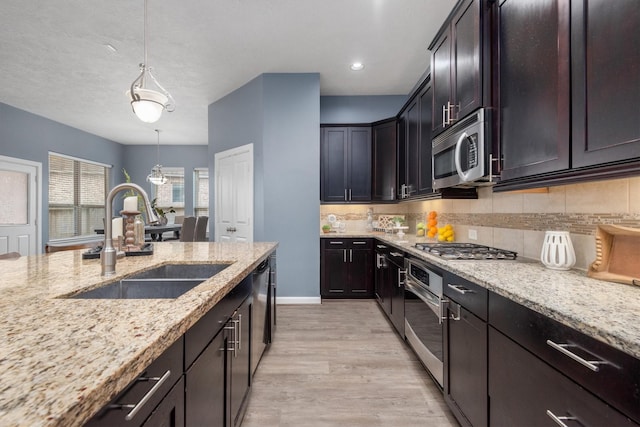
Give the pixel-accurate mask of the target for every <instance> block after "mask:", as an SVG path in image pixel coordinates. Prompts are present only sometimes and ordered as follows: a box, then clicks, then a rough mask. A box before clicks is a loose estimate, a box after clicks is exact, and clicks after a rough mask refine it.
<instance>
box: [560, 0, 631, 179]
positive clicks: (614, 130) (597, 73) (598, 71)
mask: <svg viewBox="0 0 640 427" xmlns="http://www.w3.org/2000/svg"><path fill="white" fill-rule="evenodd" d="M571 9H572V17H571V18H572V19H571V28H572V35H571V59H572V69H571V76H572V84H573V86H572V87H573V89H572V132H573V133H572V149H573V152H572V162H573V163H572V166H573V167H574V168H576V167H582V166H593V165H598V164H602V163H607V162H614V161H620V160H628V159H633V158H638V157H640V108H639V107H638V100H639V99H640V31H638V28H640V4H638V1H637V0H616V1H610V0H589V1H587V0H579V1H573V2H572V3H571Z"/></svg>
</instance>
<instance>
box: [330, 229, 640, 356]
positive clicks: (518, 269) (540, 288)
mask: <svg viewBox="0 0 640 427" xmlns="http://www.w3.org/2000/svg"><path fill="white" fill-rule="evenodd" d="M320 237H321V238H334V239H335V238H371V237H375V238H377V239H380V240H383V241H385V242H386V243H388V244H391V245H393V246H395V247H397V248H399V249H402V250H404V251H405V252H406V253H409V254H411V255H414V256H417V257H420V258H422V259H424V260H426V261H428V262H430V263H431V264H433V265H436V266H439V267H441V268H443V269H445V270H447V271H450V272H452V273H454V274H457V275H459V276H461V277H463V278H465V279H468V280H470V281H472V282H474V283H477V284H479V285H481V286H483V287H485V288H487V289H489V290H491V291H493V292H495V293H497V294H500V295H502V296H505V297H507V298H509V299H511V300H513V301H515V302H517V303H519V304H522V305H524V306H525V307H528V308H530V309H532V310H534V311H537V312H538V313H542V314H544V315H546V316H548V317H550V318H552V319H554V320H557V321H558V322H560V323H562V324H564V325H567V326H569V327H572V328H574V329H576V330H579V331H581V332H583V333H585V334H586V335H589V336H591V337H593V338H595V339H597V340H600V341H603V342H605V343H607V344H609V345H611V346H612V347H615V348H617V349H619V350H622V351H624V352H626V353H628V354H630V355H632V356H634V357H636V358H638V359H640V317H639V315H640V287H639V286H632V285H624V284H619V283H613V282H607V281H604V280H597V279H592V278H590V277H587V274H586V272H585V271H582V270H569V271H557V270H550V269H548V268H545V267H544V266H543V265H542V263H541V262H539V261H537V260H527V259H517V260H515V261H505V260H501V261H496V262H487V261H462V260H449V261H448V260H443V259H442V258H439V257H437V256H433V255H429V254H426V253H424V252H422V251H420V250H418V249H415V248H414V247H413V245H414V244H415V243H417V242H424V241H426V240H425V238H423V237H419V238H417V237H415V236H412V235H405V236H404V240H405V241H406V242H404V243H400V242H398V238H397V237H396V236H395V235H392V234H385V233H378V232H374V233H368V232H347V233H337V234H336V233H328V234H320Z"/></svg>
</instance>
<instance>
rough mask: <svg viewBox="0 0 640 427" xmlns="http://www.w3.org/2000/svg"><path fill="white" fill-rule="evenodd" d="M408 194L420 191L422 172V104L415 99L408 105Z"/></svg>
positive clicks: (412, 194)
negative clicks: (419, 178) (420, 173)
mask: <svg viewBox="0 0 640 427" xmlns="http://www.w3.org/2000/svg"><path fill="white" fill-rule="evenodd" d="M406 144H407V157H406V162H407V187H408V188H407V190H406V194H407V196H409V197H411V196H415V195H416V193H417V191H418V174H419V172H420V170H419V166H420V105H419V104H418V99H417V98H416V99H414V100H413V102H412V103H411V105H409V107H407V141H406Z"/></svg>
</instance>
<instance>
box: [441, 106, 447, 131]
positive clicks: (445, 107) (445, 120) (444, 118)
mask: <svg viewBox="0 0 640 427" xmlns="http://www.w3.org/2000/svg"><path fill="white" fill-rule="evenodd" d="M446 109H447V106H446V105H442V126H446V125H447V119H446Z"/></svg>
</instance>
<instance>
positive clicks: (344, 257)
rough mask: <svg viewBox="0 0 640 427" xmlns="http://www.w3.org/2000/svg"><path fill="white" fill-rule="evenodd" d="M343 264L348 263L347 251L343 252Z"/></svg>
mask: <svg viewBox="0 0 640 427" xmlns="http://www.w3.org/2000/svg"><path fill="white" fill-rule="evenodd" d="M342 262H347V250H346V249H343V250H342Z"/></svg>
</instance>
